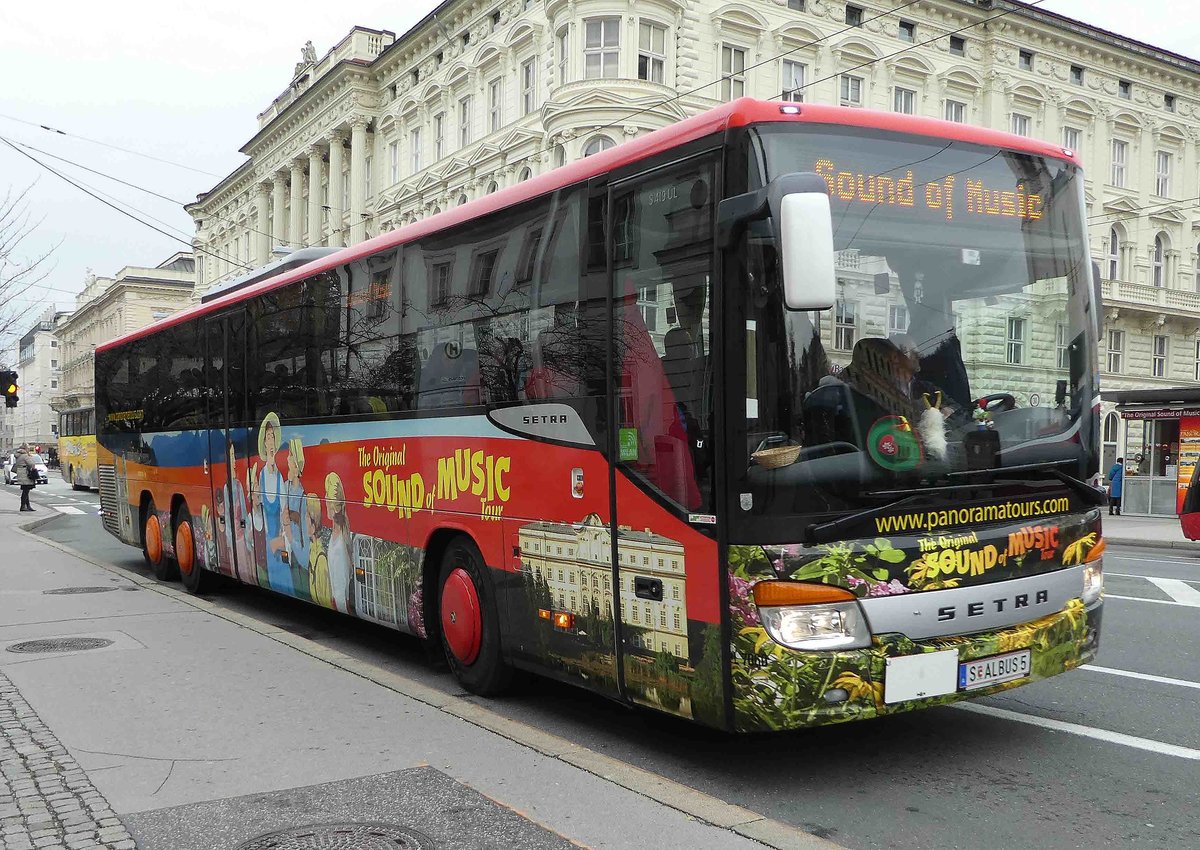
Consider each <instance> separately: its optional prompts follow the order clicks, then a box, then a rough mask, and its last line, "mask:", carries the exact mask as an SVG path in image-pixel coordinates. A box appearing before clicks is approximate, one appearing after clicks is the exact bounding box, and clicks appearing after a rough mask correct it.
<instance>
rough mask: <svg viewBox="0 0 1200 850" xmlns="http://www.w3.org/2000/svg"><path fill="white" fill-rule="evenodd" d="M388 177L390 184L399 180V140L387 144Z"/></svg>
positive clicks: (394, 183)
mask: <svg viewBox="0 0 1200 850" xmlns="http://www.w3.org/2000/svg"><path fill="white" fill-rule="evenodd" d="M388 178H389V179H390V180H391V185H393V186H395V185H396V183H397V182H399V180H400V143H399V142H392V143H391V144H389V145H388Z"/></svg>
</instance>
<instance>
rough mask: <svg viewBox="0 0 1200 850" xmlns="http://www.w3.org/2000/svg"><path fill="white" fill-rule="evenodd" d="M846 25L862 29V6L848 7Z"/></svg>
mask: <svg viewBox="0 0 1200 850" xmlns="http://www.w3.org/2000/svg"><path fill="white" fill-rule="evenodd" d="M846 23H847V24H849V25H850V26H852V27H861V26H862V25H863V10H862V6H851V5H849V4H847V6H846Z"/></svg>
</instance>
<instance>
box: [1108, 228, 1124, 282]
mask: <svg viewBox="0 0 1200 850" xmlns="http://www.w3.org/2000/svg"><path fill="white" fill-rule="evenodd" d="M1106 259H1107V261H1108V279H1109V280H1120V271H1121V242H1120V239H1119V238H1118V235H1117V229H1116V228H1115V227H1112V228H1109V231H1108V256H1107V258H1106Z"/></svg>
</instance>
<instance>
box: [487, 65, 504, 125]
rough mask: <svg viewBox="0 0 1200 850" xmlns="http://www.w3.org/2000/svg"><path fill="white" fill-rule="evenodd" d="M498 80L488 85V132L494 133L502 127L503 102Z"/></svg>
mask: <svg viewBox="0 0 1200 850" xmlns="http://www.w3.org/2000/svg"><path fill="white" fill-rule="evenodd" d="M501 82H502V81H501V80H500V79H499V78H497V79H495V80H492V81H491V82H490V83H488V131H489V132H492V133H495V132H496V131H497V130H499V129H500V128H501V127H502V126H503V123H502V122H503V120H504V118H503V116H504V101H503V92H504V89H503V88H502V87H501Z"/></svg>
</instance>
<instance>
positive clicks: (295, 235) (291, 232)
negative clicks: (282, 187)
mask: <svg viewBox="0 0 1200 850" xmlns="http://www.w3.org/2000/svg"><path fill="white" fill-rule="evenodd" d="M289 171H291V178H292V180H291V186H290V194H291V215H290V216H289V217H288V218H289V221H288V242H289V243H291V245H292V247H293V248H299V247H300V246H301V245H302V244H303V241H304V240H303V239H301V235H302V233H303V227H304V205H303V204H301V203H300V198H301V197H303V195H304V167H303V165H302V164H301V162H300V160H298V159H294V160H292V162H291V166H290V168H289Z"/></svg>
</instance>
